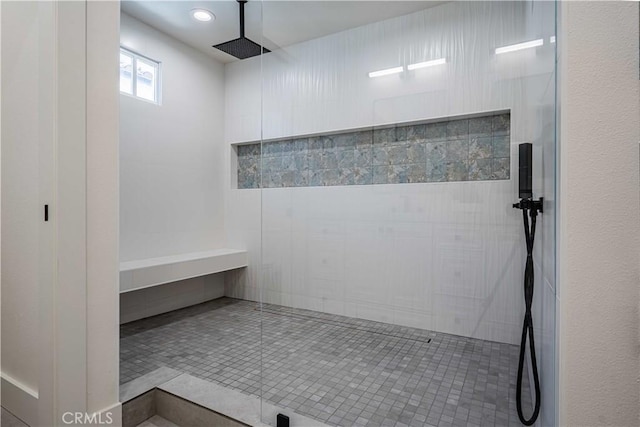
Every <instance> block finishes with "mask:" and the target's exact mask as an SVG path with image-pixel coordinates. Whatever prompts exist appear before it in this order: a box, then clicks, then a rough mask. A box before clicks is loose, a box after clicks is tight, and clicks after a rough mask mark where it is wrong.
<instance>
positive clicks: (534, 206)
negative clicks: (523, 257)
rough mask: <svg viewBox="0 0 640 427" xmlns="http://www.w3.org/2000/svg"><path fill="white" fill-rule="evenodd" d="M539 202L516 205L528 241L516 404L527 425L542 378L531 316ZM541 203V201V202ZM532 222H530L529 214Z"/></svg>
mask: <svg viewBox="0 0 640 427" xmlns="http://www.w3.org/2000/svg"><path fill="white" fill-rule="evenodd" d="M538 203H539V202H534V201H532V200H530V199H526V200H521V201H520V203H518V204H516V205H514V207H517V208H519V209H522V217H523V221H524V235H525V239H526V242H527V262H526V266H525V270H524V301H525V312H524V323H523V325H522V340H521V341H520V359H519V361H518V383H517V386H516V387H517V389H516V406H517V408H518V418H520V422H521V423H522V424H524V425H526V426H530V425H532V424H533V423H535V422H536V419H537V418H538V414H539V413H540V379H539V378H538V362H537V360H536V349H535V344H534V342H533V319H532V317H531V304H532V303H533V239H534V238H535V234H536V218H537V216H538V209H540V208H541V206H539V205H538ZM540 205H541V203H540ZM527 213H528V214H529V216H530V217H531V224H529V216H527ZM527 334H528V335H529V351H530V352H531V368H532V371H533V381H534V385H535V390H536V396H535V397H536V401H535V406H534V410H533V414H532V415H531V418H529V419H526V418H525V417H524V414H523V413H522V375H523V374H524V372H523V371H524V357H525V352H526V350H527Z"/></svg>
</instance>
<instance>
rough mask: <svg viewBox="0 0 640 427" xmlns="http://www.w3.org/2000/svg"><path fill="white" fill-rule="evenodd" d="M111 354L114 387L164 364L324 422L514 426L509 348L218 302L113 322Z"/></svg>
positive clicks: (513, 358)
mask: <svg viewBox="0 0 640 427" xmlns="http://www.w3.org/2000/svg"><path fill="white" fill-rule="evenodd" d="M261 340H262V345H263V347H262V348H263V351H262V352H261V351H260V342H261ZM120 350H121V351H120V382H121V383H125V382H128V381H130V380H132V379H135V378H137V377H140V376H142V375H144V374H146V373H148V372H151V371H153V370H155V369H157V368H160V367H170V368H173V369H176V370H179V371H182V372H186V373H189V374H191V375H193V376H195V377H198V378H201V379H204V380H207V381H211V382H214V383H216V384H219V385H222V386H224V387H229V388H232V389H235V390H237V391H241V392H243V393H245V394H251V395H255V396H260V395H262V396H263V398H264V399H265V400H267V401H268V402H270V403H272V404H275V405H279V406H284V407H288V408H290V409H293V410H295V412H297V413H299V414H301V415H305V416H308V417H311V418H314V419H316V420H319V421H323V422H325V423H327V424H329V425H335V426H351V425H368V426H383V425H390V426H398V425H408V426H419V425H519V422H518V417H517V413H516V408H515V384H516V371H517V365H518V347H517V346H513V345H508V344H501V343H496V342H489V341H483V340H477V339H472V338H465V337H460V336H455V335H449V334H442V333H436V332H432V331H427V330H422V329H415V328H408V327H402V326H397V325H391V324H386V323H380V322H372V321H368V320H362V319H355V318H349V317H344V316H336V315H331V314H326V313H319V312H314V311H310V310H300V309H293V308H289V307H282V306H276V305H268V304H264V305H263V306H262V310H261V309H260V305H259V304H257V303H254V302H249V301H244V300H236V299H231V298H220V299H217V300H214V301H210V302H207V303H204V304H199V305H196V306H193V307H188V308H185V309H182V310H176V311H173V312H170V313H166V314H162V315H159V316H154V317H151V318H148V319H142V320H138V321H135V322H131V323H127V324H125V325H122V326H121V340H120ZM261 384H262V385H261ZM523 394H524V396H525V399H526V400H527V401H526V402H525V405H527V407H529V406H530V402H529V401H528V399H527V397H528V396H529V393H528V381H527V378H526V376H525V390H524V392H523Z"/></svg>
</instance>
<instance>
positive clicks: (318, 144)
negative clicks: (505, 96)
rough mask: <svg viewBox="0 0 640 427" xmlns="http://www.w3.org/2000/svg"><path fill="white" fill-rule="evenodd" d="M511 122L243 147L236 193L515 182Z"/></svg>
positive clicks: (472, 121) (479, 120)
mask: <svg viewBox="0 0 640 427" xmlns="http://www.w3.org/2000/svg"><path fill="white" fill-rule="evenodd" d="M510 122H511V117H510V114H509V113H505V114H491V115H486V116H482V117H474V118H469V119H461V120H448V121H442V122H436V123H427V124H413V125H397V126H393V127H386V128H382V129H374V130H359V131H346V132H344V133H337V134H336V133H333V134H331V135H317V136H311V137H296V138H289V139H282V140H276V141H269V142H265V143H263V144H262V150H261V147H260V143H254V144H247V145H239V146H238V188H240V189H243V188H260V187H263V188H275V187H312V186H330V185H371V184H404V183H417V182H455V181H484V180H502V179H509V175H510V152H511V151H510V150H511V148H510V143H511V138H510ZM261 154H262V156H261ZM261 183H262V185H261Z"/></svg>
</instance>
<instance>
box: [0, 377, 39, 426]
mask: <svg viewBox="0 0 640 427" xmlns="http://www.w3.org/2000/svg"><path fill="white" fill-rule="evenodd" d="M0 377H1V381H2V385H1V393H2V394H1V395H0V396H2V401H1V403H2V406H3V407H4V408H6V409H7V410H8V411H9V412H11V413H12V414H13V415H15V416H16V417H18V418H20V419H21V420H22V421H23V422H24V423H26V424H27V425H30V426H35V425H37V424H38V392H37V391H35V390H32V389H31V388H29V387H27V386H26V385H24V384H22V383H21V382H20V381H18V380H16V379H14V378H11V377H10V376H9V375H7V374H5V373H4V372H3V373H2V374H0Z"/></svg>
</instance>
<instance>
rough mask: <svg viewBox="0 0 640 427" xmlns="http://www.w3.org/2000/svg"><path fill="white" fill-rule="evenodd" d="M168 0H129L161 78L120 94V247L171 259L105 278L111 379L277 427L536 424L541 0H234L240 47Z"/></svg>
mask: <svg viewBox="0 0 640 427" xmlns="http://www.w3.org/2000/svg"><path fill="white" fill-rule="evenodd" d="M180 3H181V2H158V3H155V4H154V2H138V1H132V2H124V3H123V12H124V15H123V21H122V22H123V30H122V31H123V39H122V40H123V45H125V47H127V48H129V49H131V50H132V51H135V52H138V53H139V54H140V55H143V56H144V57H145V58H151V59H154V60H156V61H158V62H159V63H160V64H161V71H162V73H163V75H162V79H161V81H162V84H163V85H164V88H163V94H162V105H150V103H146V104H134V101H136V102H139V101H137V100H132V99H129V98H130V97H128V98H126V100H125V101H123V103H124V104H123V107H122V111H121V115H122V117H121V119H122V120H123V122H124V126H123V130H122V132H121V136H122V138H121V157H122V160H121V164H122V165H123V166H122V168H121V169H122V172H121V186H122V188H123V190H121V192H123V194H124V199H123V200H122V202H121V222H122V224H123V227H122V229H123V230H122V232H121V233H122V236H121V241H122V245H123V247H122V248H121V253H122V254H123V255H122V256H123V259H122V261H123V262H124V263H129V264H127V266H131V265H134V264H135V266H137V267H136V268H141V269H142V268H146V267H144V266H146V265H149V262H147V263H146V264H145V263H144V262H143V261H140V260H144V259H147V260H148V259H153V260H159V259H164V261H154V262H156V263H157V264H158V265H165V266H166V265H168V264H171V265H172V267H171V268H168V267H167V268H165V267H158V269H157V270H154V271H153V277H151V276H152V274H151V273H148V272H145V274H147V276H145V277H149V282H148V283H151V282H153V281H155V282H154V283H156V284H158V286H146V287H145V289H142V290H136V289H138V288H134V287H129V288H127V294H123V295H124V296H123V298H122V304H123V309H122V312H123V325H122V327H121V332H122V336H121V372H120V381H121V383H122V384H131V383H130V382H131V381H136V380H137V379H140V378H141V377H144V376H147V378H151V377H149V375H151V376H153V375H156V376H158V375H161V374H162V375H168V376H169V377H171V378H175V377H176V376H179V375H186V376H185V377H183V380H181V381H186V382H184V384H187V383H188V381H193V382H192V383H189V384H191V386H190V387H192V388H193V387H195V386H194V385H193V384H200V385H198V387H205V386H204V385H202V384H211V385H212V387H214V388H215V390H227V391H228V392H229V393H231V392H233V393H239V394H238V396H244V397H246V398H247V399H255V401H256V402H258V403H259V404H256V406H251V405H249V404H247V405H248V406H247V408H249V409H247V410H246V411H245V412H251V413H252V414H254V413H255V414H254V415H255V416H256V419H259V420H261V421H262V422H264V423H267V424H269V425H273V426H275V425H276V422H277V415H278V414H281V415H282V417H281V421H280V422H281V423H283V424H284V423H286V420H285V417H288V420H289V423H290V425H292V426H295V425H323V424H326V425H332V426H351V425H354V426H355V425H357V426H364V425H368V426H422V425H439V426H446V425H501V426H502V425H521V422H520V421H521V420H523V421H527V420H530V419H532V418H533V419H536V418H537V423H538V425H544V426H547V425H554V424H555V419H556V418H555V417H556V415H555V411H556V396H555V382H556V380H555V365H554V360H555V341H554V340H555V338H554V337H555V301H556V297H555V264H554V259H555V246H554V241H555V235H554V233H555V172H556V162H555V159H556V126H555V123H556V98H555V97H556V44H557V42H556V5H555V3H554V2H544V1H543V2H538V1H535V2H534V1H531V2H527V1H513V2H493V1H474V2H422V1H407V2H404V1H379V2H377V1H340V2H335V1H305V2H298V1H264V2H261V1H257V0H255V1H249V2H247V3H246V4H244V3H243V2H240V7H241V15H240V16H241V19H242V24H241V28H243V32H242V36H245V34H244V31H246V38H247V40H248V39H251V40H253V41H254V42H255V43H256V49H257V50H255V51H254V52H252V53H250V54H247V55H241V54H236V53H234V52H230V53H231V55H228V54H226V53H224V52H223V51H224V49H222V50H223V51H220V50H219V49H215V48H212V45H213V46H216V45H219V44H221V43H224V42H225V41H226V40H229V39H231V38H233V37H234V34H235V32H237V18H238V4H237V3H236V2H227V1H220V2H215V1H212V2H203V3H202V4H198V5H197V6H198V7H202V8H204V9H206V10H209V11H211V12H212V13H213V14H215V16H216V19H215V21H213V23H212V24H211V25H209V24H201V23H195V22H194V21H193V20H189V19H188V11H189V8H188V6H189V5H185V6H184V7H185V12H184V16H187V18H184V19H183V17H182V15H180V14H181V13H182V12H181V9H180V8H181V6H180ZM191 6H193V5H191ZM152 9H153V10H152ZM245 14H246V15H245ZM145 19H146V20H147V21H145ZM245 21H246V25H245ZM206 25H209V26H206ZM216 25H219V26H218V27H216ZM152 27H154V28H155V29H154V28H152ZM158 30H159V31H158ZM127 43H130V44H132V45H131V46H127ZM136 43H138V44H137V45H136ZM145 49H148V50H149V51H146V50H145ZM239 58H240V59H239ZM194 70H195V71H194ZM176 99H178V100H179V101H178V102H176V101H175V100H176ZM147 104H149V105H147ZM165 112H166V114H165ZM191 112H192V113H191ZM163 114H165V115H163ZM191 114H193V116H192V115H191ZM150 134H153V135H152V136H149V135H150ZM145 138H146V139H145ZM142 139H145V140H144V141H142ZM520 147H523V148H522V150H524V151H522V156H520ZM520 158H522V159H530V161H527V162H525V163H523V164H522V165H521V164H520V163H519V159H520ZM141 165H142V167H141ZM521 170H522V171H524V172H526V173H524V172H523V173H524V174H523V175H520V174H519V173H520V171H521ZM529 177H531V178H530V179H529ZM154 182H155V183H157V182H161V183H163V185H164V188H163V190H162V191H158V190H157V188H156V186H154V184H153V183H154ZM147 184H148V185H147ZM525 187H526V188H525ZM520 190H522V191H520ZM525 190H527V191H525ZM156 192H157V194H156ZM525 193H526V194H525ZM518 199H522V200H521V201H520V202H519V203H518V204H517V206H514V201H516V200H518ZM168 200H169V201H170V202H171V203H170V204H171V206H169V207H167V208H166V209H168V210H169V211H168V212H167V210H163V209H165V208H163V209H158V207H159V206H164V207H166V206H167V204H168ZM172 206H176V208H175V209H174V208H173V207H172ZM178 207H179V209H178ZM514 207H518V208H520V209H522V212H519V211H518V210H516V209H514ZM542 209H544V214H543V215H539V213H541V212H542ZM147 214H148V215H147ZM523 214H524V218H525V230H526V232H527V234H526V236H527V237H526V238H525V233H523V224H522V221H523V219H522V218H523ZM149 215H150V216H149ZM528 221H532V224H531V225H529V224H527V222H528ZM530 227H533V228H537V229H535V231H534V229H532V228H530ZM534 233H535V246H534V245H533V237H534ZM216 251H217V252H216ZM185 254H187V255H185ZM198 254H199V255H198ZM203 254H204V255H203ZM163 257H164V258H163ZM203 259H206V261H203ZM167 260H169V261H167ZM132 263H133V264H132ZM136 263H137V264H136ZM162 263H164V264H162ZM141 266H142V267H141ZM130 268H132V269H133V267H130ZM161 268H165V270H162V269H161ZM207 268H208V269H207ZM195 270H197V271H198V274H195V273H193V274H191V273H189V274H187V273H185V274H183V275H182V276H179V275H178V273H177V272H178V271H185V272H186V271H188V272H191V271H195ZM128 271H133V270H128ZM136 271H137V270H136ZM210 273H215V274H210ZM534 273H535V274H534ZM135 274H138V273H131V277H132V279H131V280H132V281H135V280H136V279H135V277H136V276H135ZM140 274H141V273H140ZM161 276H162V277H165V276H166V277H169V276H171V280H169V279H166V280H165V279H163V278H162V277H161ZM194 276H198V277H195V278H194ZM127 277H129V276H127ZM523 277H525V297H526V298H523ZM178 278H179V279H180V280H181V281H180V282H177V281H176V279H178ZM534 278H535V289H536V291H535V293H533V292H532V288H533V286H534V283H533V279H534ZM167 282H172V283H168V284H167ZM145 283H147V282H145ZM141 287H143V286H140V288H141ZM175 309H178V310H175ZM523 318H525V325H524V331H525V332H523ZM125 322H126V323H125ZM525 333H526V334H527V335H526V336H528V337H529V341H528V342H530V343H531V345H530V347H529V346H526V353H523V355H524V356H523V357H520V356H519V354H520V344H521V339H524V338H526V336H524V335H525ZM534 335H535V345H534V340H533V336H534ZM523 347H525V346H524V345H523ZM533 354H535V358H533V359H532V358H531V356H530V355H533ZM532 361H533V363H531V362H532ZM158 370H161V371H160V372H161V374H158V373H157V372H159V371H158ZM154 372H156V374H154ZM167 372H170V374H168V373H167ZM191 377H193V378H195V379H193V380H192V379H188V378H191ZM177 378H181V377H177ZM184 378H186V379H184ZM171 381H177V380H176V379H171ZM198 381H203V382H202V383H200V382H198ZM178 382H179V381H178ZM176 384H177V383H176ZM176 384H173V385H170V386H166V387H167V390H169V389H170V388H171V387H173V388H172V389H171V390H170V391H169V392H170V393H177V391H176V390H180V389H181V388H180V387H182V389H186V388H187V387H186V386H178V385H176ZM123 388H125V389H127V390H130V389H131V386H130V385H127V386H123ZM214 388H212V390H214ZM213 392H214V391H211V393H213ZM207 393H209V392H205V391H201V392H200V395H199V396H204V395H207ZM185 398H186V399H188V397H185ZM196 398H197V399H200V398H201V397H197V396H196ZM196 398H194V399H196ZM203 399H204V398H203ZM214 400H215V399H211V401H214ZM196 403H198V405H200V406H206V403H207V401H206V399H205V400H201V401H197V402H196ZM213 409H214V410H215V408H213ZM225 410H226V409H225ZM223 413H225V412H224V411H223ZM225 415H227V416H229V417H232V418H233V415H232V414H227V413H225ZM245 415H246V413H245ZM244 422H247V423H251V422H252V421H250V420H248V421H244ZM532 422H533V421H532Z"/></svg>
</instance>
